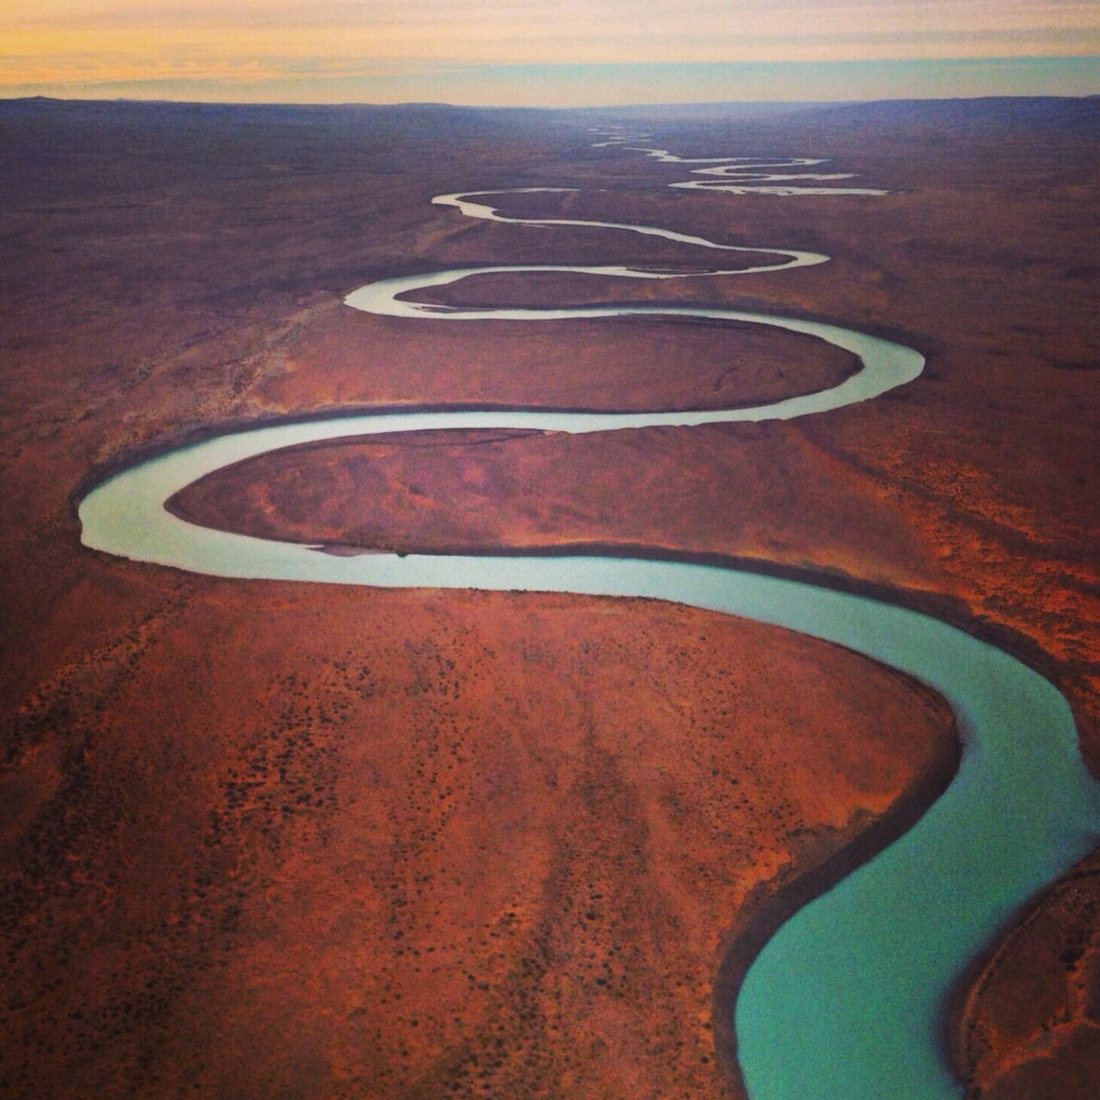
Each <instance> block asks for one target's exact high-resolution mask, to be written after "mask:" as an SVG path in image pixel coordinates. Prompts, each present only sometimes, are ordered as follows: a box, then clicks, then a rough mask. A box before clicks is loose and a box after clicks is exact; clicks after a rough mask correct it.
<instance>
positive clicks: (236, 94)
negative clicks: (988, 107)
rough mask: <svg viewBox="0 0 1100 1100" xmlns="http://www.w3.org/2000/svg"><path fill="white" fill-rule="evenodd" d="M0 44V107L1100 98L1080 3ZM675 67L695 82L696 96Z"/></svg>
mask: <svg viewBox="0 0 1100 1100" xmlns="http://www.w3.org/2000/svg"><path fill="white" fill-rule="evenodd" d="M0 41H2V42H3V51H2V53H0V96H13V95H29V94H47V95H49V94H55V95H66V96H74V95H85V96H88V97H92V98H97V97H111V96H118V95H129V96H132V97H133V98H149V97H151V96H156V95H157V94H158V90H159V91H161V92H163V93H165V98H190V99H217V98H222V99H240V100H254V99H282V100H285V101H300V102H324V101H348V100H361V101H373V102H393V101H396V100H400V99H410V98H412V99H415V98H439V96H438V95H437V94H436V93H437V92H438V90H439V89H440V88H443V89H444V90H446V89H447V88H450V89H453V90H454V91H455V92H456V93H457V94H456V95H455V96H454V97H450V98H453V100H454V101H458V100H460V99H461V100H462V101H464V102H498V103H501V104H507V103H523V102H532V103H534V102H536V101H538V100H539V98H540V97H542V98H543V99H546V100H552V99H555V98H557V99H558V100H559V101H561V102H565V101H578V102H580V101H583V100H584V98H585V97H586V96H588V97H589V98H592V99H599V97H600V96H601V95H603V96H612V97H614V98H617V99H618V101H620V102H626V101H632V100H633V101H638V100H639V99H644V98H646V95H645V92H646V91H647V90H649V89H652V87H653V81H652V77H653V73H654V72H657V71H658V70H651V71H649V76H648V77H647V75H646V74H647V67H651V66H664V67H665V68H664V69H663V70H660V71H661V72H664V74H665V79H666V82H667V81H668V80H672V81H673V83H674V84H676V85H677V87H678V88H679V90H680V91H681V92H682V93H683V95H682V96H681V95H677V96H675V97H674V98H685V97H686V98H693V97H694V98H705V96H700V95H698V94H695V95H694V96H692V94H691V93H692V92H695V93H698V92H699V91H707V90H709V88H710V86H711V84H713V83H714V82H715V80H716V79H717V76H718V70H713V69H712V70H707V69H706V68H705V67H706V66H738V65H741V66H745V65H749V66H752V65H756V66H760V65H763V66H773V67H774V66H792V65H793V66H798V65H801V66H807V65H810V66H812V65H819V66H820V65H826V66H829V65H831V66H833V68H832V69H821V70H813V71H815V72H816V71H819V72H821V73H823V74H828V73H832V74H833V75H834V76H836V75H837V74H838V73H839V72H840V70H839V69H837V68H836V66H838V65H841V64H853V63H854V64H855V65H857V66H860V65H861V66H863V67H864V70H865V72H869V71H870V70H867V66H869V65H875V64H881V65H885V66H889V65H890V64H891V63H906V64H908V65H910V66H912V64H913V63H916V62H927V63H928V68H927V72H928V73H929V74H930V75H932V74H934V73H935V72H936V71H937V65H938V64H939V63H941V62H944V61H948V60H951V61H967V62H969V63H971V64H970V66H969V68H968V70H967V71H968V72H969V73H970V74H971V75H970V77H969V78H968V79H971V81H974V80H977V81H978V83H979V84H980V81H981V80H982V79H986V80H988V79H989V71H991V70H988V68H987V69H983V68H982V66H980V65H976V64H975V63H977V62H980V61H982V60H997V61H998V63H999V72H1000V74H1001V75H1000V77H999V78H998V79H1000V80H1001V81H1002V83H1003V82H1007V83H1009V84H1011V82H1012V79H1013V78H1012V77H1011V75H1009V72H1010V70H1011V64H1010V63H1011V62H1012V61H1014V60H1025V59H1044V62H1045V68H1044V70H1043V71H1044V74H1045V75H1044V77H1043V79H1045V80H1048V81H1053V82H1054V84H1057V82H1058V80H1059V79H1061V80H1062V82H1063V83H1064V84H1067V86H1066V87H1061V88H1059V87H1054V86H1052V87H1051V88H1050V91H1052V92H1057V91H1063V92H1068V93H1069V94H1082V93H1084V92H1089V91H1100V86H1095V85H1096V84H1097V80H1096V78H1097V75H1098V73H1100V4H1098V3H1097V2H1096V0H1037V2H1030V3H1022V2H1013V0H942V2H934V0H933V2H925V3H918V2H909V0H905V2H902V0H824V2H819V0H812V2H811V0H678V2H673V0H632V2H631V3H629V4H628V3H626V2H625V0H560V3H558V4H557V5H554V6H538V5H532V4H531V3H530V2H529V0H492V2H486V0H469V2H465V3H459V2H458V0H403V2H400V3H398V2H394V0H310V2H308V3H304V2H300V0H299V2H289V0H234V2H232V3H226V2H224V0H167V2H163V3H150V2H149V0H38V2H37V3H36V4H34V5H30V4H27V3H25V0H0ZM1060 62H1061V63H1060ZM577 66H582V67H587V68H583V69H579V68H577ZM669 66H675V67H677V73H678V75H675V76H674V74H673V72H672V70H671V69H670V68H669ZM690 66H703V67H704V68H701V69H699V70H698V74H697V75H698V76H699V78H700V80H699V82H698V83H695V82H693V81H692V79H691V78H690V75H689V67H690ZM608 67H614V68H613V69H612V68H608ZM555 68H558V70H559V73H558V75H559V77H560V79H559V80H557V81H555V80H554V78H553V71H554V69H555ZM632 68H634V70H635V71H634V73H633V75H632V72H631V70H632ZM760 71H763V70H760ZM776 71H778V70H776ZM801 71H802V74H803V80H802V84H804V85H807V86H806V87H805V91H806V92H807V93H810V92H812V90H813V88H812V86H811V85H812V83H813V81H812V80H810V81H809V82H808V84H807V81H806V79H805V78H806V75H807V74H808V73H810V72H811V70H809V69H803V70H801ZM911 71H912V72H914V73H916V72H918V71H919V70H912V69H911ZM1029 71H1030V72H1031V73H1032V76H1033V77H1034V74H1035V72H1036V70H1035V68H1034V65H1032V68H1031V70H1029ZM601 72H602V74H603V75H602V77H601V76H600V74H601ZM708 72H709V76H710V81H709V83H708V79H707V74H708ZM884 72H885V70H884ZM983 72H985V74H986V75H985V77H982V76H981V74H982V73H983ZM584 73H587V74H590V76H591V79H588V78H585V79H580V74H584ZM479 74H480V76H479ZM612 74H613V75H614V79H611V75H612ZM974 74H978V75H977V76H975V75H974ZM509 75H510V77H511V79H509ZM735 78H736V71H735V70H734V69H729V70H728V72H727V73H726V77H725V79H726V80H727V82H728V81H733V82H734V83H736V79H735ZM822 79H824V77H822ZM1090 81H1091V82H1092V83H1091V84H1090ZM887 83H889V81H888V80H887ZM917 83H918V87H917V89H916V91H917V94H920V88H919V81H918V82H917ZM717 86H718V87H721V86H722V84H721V81H719V82H718V85H717ZM787 86H789V87H788V92H790V91H792V90H793V92H794V94H788V95H786V96H783V95H780V96H779V97H780V98H807V97H809V98H812V97H813V96H810V95H806V96H803V95H799V94H797V93H798V91H799V88H800V84H799V80H798V79H797V78H794V79H793V82H792V79H791V78H790V75H789V74H788V79H787V84H786V85H784V84H783V83H782V81H781V82H780V83H779V84H778V85H775V84H774V83H773V84H768V85H767V87H768V88H773V87H775V88H778V90H779V91H780V92H781V93H782V91H783V90H784V87H787ZM929 87H930V88H931V91H929V92H925V93H924V94H940V93H939V92H938V91H936V88H937V87H938V86H937V85H936V84H935V82H934V81H933V83H932V84H931V85H930V86H929ZM632 89H633V91H632ZM418 90H422V93H423V94H419V95H418V94H417V92H418ZM823 90H824V92H825V93H826V94H824V95H822V98H836V97H837V96H836V95H833V94H830V89H829V88H828V87H826V88H824V89H823ZM868 90H869V91H872V92H873V89H868ZM886 90H887V93H888V92H889V89H886ZM981 90H982V89H981V88H980V87H976V88H975V89H974V90H967V89H965V88H964V89H960V92H959V94H979V93H980V92H981ZM988 90H989V92H991V93H993V92H1000V93H1003V92H1006V91H1011V90H1012V89H1011V88H1010V87H1003V88H997V89H993V88H992V87H990V88H989V89H988ZM1021 90H1023V91H1031V92H1034V91H1035V90H1036V89H1033V88H1030V87H1026V86H1025V87H1023V88H1022V89H1021ZM181 93H182V94H181ZM857 97H858V90H857ZM746 98H759V97H757V96H747V97H746Z"/></svg>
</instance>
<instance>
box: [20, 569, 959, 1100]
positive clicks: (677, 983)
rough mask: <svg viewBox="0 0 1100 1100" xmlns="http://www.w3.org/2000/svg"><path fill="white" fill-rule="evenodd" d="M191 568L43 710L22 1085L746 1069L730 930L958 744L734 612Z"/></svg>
mask: <svg viewBox="0 0 1100 1100" xmlns="http://www.w3.org/2000/svg"><path fill="white" fill-rule="evenodd" d="M109 572H110V573H112V574H113V575H114V577H115V583H116V584H119V585H122V584H125V583H127V582H128V581H129V580H130V579H131V576H132V574H134V573H135V572H136V570H134V569H133V568H131V567H127V566H117V567H111V568H110V569H109ZM100 583H102V582H100ZM137 583H138V584H141V583H143V582H142V580H141V578H138V579H137ZM171 588H172V592H171V593H170V594H167V593H166V594H165V595H164V596H163V597H162V599H164V601H165V606H162V607H161V608H159V609H158V611H159V614H158V615H157V617H156V618H155V619H154V620H152V621H149V622H147V623H141V624H139V625H135V628H134V630H133V631H132V633H131V634H130V635H128V636H126V637H124V638H122V639H120V640H119V641H118V642H117V643H116V645H117V650H116V651H113V652H102V653H99V654H97V657H96V659H94V660H88V661H85V662H83V663H81V664H80V665H77V666H74V667H72V668H70V669H68V670H66V673H65V674H64V675H63V676H62V677H61V679H60V680H59V681H58V682H57V683H56V684H53V685H50V688H51V689H50V690H47V691H43V693H42V695H41V697H40V698H38V699H35V700H34V701H33V702H31V703H29V704H28V705H27V706H25V707H24V708H23V710H22V713H21V714H20V720H19V730H20V732H21V733H22V734H23V737H24V746H23V750H22V760H23V767H22V768H21V770H20V771H19V773H18V776H17V778H16V779H14V780H12V781H9V786H8V792H7V795H6V799H5V805H6V806H7V821H6V827H7V829H8V830H11V831H12V834H13V836H14V837H15V838H18V846H17V848H16V849H15V850H16V851H17V852H18V853H19V855H20V856H21V860H22V863H23V866H24V875H23V877H22V879H21V880H18V883H19V885H18V889H17V891H16V892H9V896H8V898H7V901H8V904H9V906H14V907H16V908H15V913H16V914H18V916H19V918H20V919H18V920H15V921H13V922H12V923H10V924H9V925H8V933H9V936H10V937H11V938H10V939H9V940H8V941H7V942H8V943H9V950H10V951H13V952H15V953H16V956H17V957H18V958H20V959H21V960H22V965H21V968H20V971H19V972H18V975H19V976H18V979H17V980H14V981H13V980H12V971H11V970H9V971H8V974H9V980H8V982H7V989H6V992H7V996H8V998H9V1005H8V1023H7V1024H6V1026H5V1034H6V1036H7V1041H6V1042H5V1044H4V1051H5V1053H4V1059H3V1074H4V1080H5V1081H6V1083H7V1086H6V1087H7V1088H8V1089H10V1090H13V1091H12V1092H9V1095H12V1094H14V1095H31V1094H34V1095H48V1096H70V1095H71V1096H76V1095H88V1093H89V1092H95V1094H97V1095H124V1094H125V1095H131V1094H134V1093H137V1094H140V1095H145V1096H176V1095H180V1094H182V1093H184V1092H189V1093H190V1092H192V1091H193V1092H194V1093H195V1094H198V1095H204V1096H256V1097H260V1096H276V1095H279V1096H282V1095H289V1096H357V1097H378V1098H390V1097H395V1096H419V1097H429V1096H441V1095H461V1096H478V1095H484V1096H495V1097H503V1096H536V1095H546V1096H561V1097H569V1096H580V1095H584V1096H604V1097H613V1096H614V1097H623V1098H626V1097H637V1096H640V1095H649V1094H652V1095H660V1096H692V1097H707V1096H714V1097H718V1096H724V1095H728V1094H727V1092H726V1091H725V1089H724V1088H723V1086H722V1083H721V1077H720V1076H719V1074H718V1073H717V1070H716V1066H715V1058H716V1049H715V1048H716V1042H715V1035H714V1033H713V1028H714V1027H715V1025H716V1021H717V1026H718V1027H721V1026H722V1019H723V1017H724V1015H725V1013H724V1012H721V1013H719V1014H718V1015H717V1016H716V1015H715V1014H714V1010H713V1005H712V1000H713V997H714V982H715V975H716V972H717V969H718V965H719V962H720V960H721V959H722V957H723V953H724V952H725V951H726V950H727V949H728V948H729V947H730V946H731V943H732V940H733V937H734V936H735V935H736V934H737V932H738V930H739V929H743V928H744V927H745V925H746V922H747V921H750V920H751V919H752V918H754V917H755V918H758V919H761V920H763V921H764V922H765V924H772V923H774V921H775V915H774V914H772V913H771V912H770V908H769V907H770V903H773V902H774V899H775V893H776V891H777V890H778V889H781V888H783V887H784V886H786V885H788V884H789V883H790V882H791V881H792V880H793V879H795V878H797V876H798V875H799V874H800V873H805V872H806V871H812V870H813V869H814V868H815V867H816V866H818V865H819V864H820V863H821V861H822V860H824V859H826V858H827V857H828V856H829V855H830V854H832V853H833V852H834V851H835V850H836V849H837V847H838V846H843V845H846V844H849V843H851V842H852V841H853V840H854V839H856V838H858V837H859V836H860V834H861V833H862V831H863V830H864V829H865V828H866V826H867V824H868V823H869V822H871V821H872V820H874V819H876V818H879V817H881V816H882V815H883V814H891V813H900V814H901V815H902V816H908V814H909V809H910V808H909V806H908V805H907V802H910V801H912V800H913V799H917V800H920V801H923V800H924V799H926V798H927V797H929V796H930V795H931V794H932V793H934V792H935V790H937V789H940V788H942V785H943V784H944V783H945V782H946V780H947V779H948V778H949V777H950V774H951V772H952V770H953V765H954V757H955V744H954V740H953V738H952V736H951V721H950V717H949V714H948V713H947V712H946V711H945V709H944V708H943V706H942V704H940V703H939V702H938V701H937V700H936V699H934V698H932V697H931V696H930V695H929V694H928V693H927V692H925V691H924V690H922V689H920V688H917V687H916V686H915V685H913V684H912V683H911V682H909V681H907V680H905V679H903V678H901V677H898V676H896V675H893V674H891V673H889V672H888V671H886V670H883V669H880V668H877V667H875V666H873V665H871V664H870V663H869V662H867V661H865V660H863V659H862V658H859V657H856V656H854V655H852V654H850V653H847V652H845V651H843V650H839V649H835V648H830V647H825V646H822V645H819V644H815V643H813V642H810V641H807V640H805V639H803V638H800V637H798V636H795V635H790V634H787V633H784V632H781V631H777V630H774V629H767V628H764V627H760V626H757V625H754V624H751V623H744V622H740V621H736V620H733V619H731V618H728V617H724V616H719V615H712V614H705V613H701V612H698V613H697V612H691V611H687V610H685V609H681V608H678V607H673V606H666V605H661V604H652V603H648V604H647V603H636V602H632V601H590V600H584V599H580V598H571V597H559V598H536V597H522V598H521V597H509V596H505V595H497V594H479V593H471V594H455V595H440V594H436V593H418V592H394V593H370V594H361V593H358V592H354V591H345V590H342V589H339V588H335V589H333V588H326V587H320V588H317V589H315V588H313V587H309V588H306V589H303V588H302V587H298V586H292V585H274V584H266V583H263V584H261V583H254V584H248V585H240V584H229V583H221V582H213V581H205V580H204V581H199V582H191V581H190V580H184V579H179V580H176V581H175V582H174V583H173V584H172V586H171ZM287 638H293V639H294V645H293V646H292V647H291V646H288V645H287V644H286V639H287ZM120 667H121V668H123V669H125V675H124V676H120V674H119V669H120ZM793 685H796V688H795V690H791V689H792V686H793ZM853 685H858V686H857V687H853ZM181 699H186V706H181V705H180V700H181ZM62 707H63V708H65V714H64V716H63V720H64V722H65V724H66V727H67V729H68V731H69V732H68V734H67V736H64V737H62V736H59V735H58V733H57V732H56V726H57V725H58V724H60V721H61V720H62V716H61V715H59V714H58V713H57V711H58V708H62ZM12 869H13V868H11V867H10V866H9V867H8V868H7V871H8V874H9V875H10V872H11V870H12ZM9 881H10V880H9ZM9 889H10V890H11V887H10V888H9ZM10 915H11V909H10V908H9V919H10ZM736 962H737V960H734V963H736ZM735 969H736V968H735ZM62 976H63V980H62ZM19 1008H22V1011H21V1012H20V1011H18V1009H19ZM720 1039H721V1040H723V1041H720V1042H719V1044H718V1052H719V1056H722V1055H724V1054H728V1036H721V1037H720Z"/></svg>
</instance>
